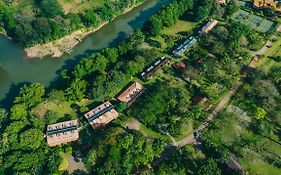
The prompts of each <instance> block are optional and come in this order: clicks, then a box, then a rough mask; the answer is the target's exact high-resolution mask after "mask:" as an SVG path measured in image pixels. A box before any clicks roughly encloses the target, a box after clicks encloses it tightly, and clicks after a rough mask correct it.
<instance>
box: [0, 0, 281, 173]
mask: <svg viewBox="0 0 281 175" xmlns="http://www.w3.org/2000/svg"><path fill="white" fill-rule="evenodd" d="M138 2H140V1H126V0H124V1H114V2H113V3H109V5H106V6H104V8H101V7H100V8H95V9H88V10H87V11H85V13H83V14H79V13H78V14H71V13H68V14H65V13H63V12H62V8H61V7H60V4H59V3H58V1H55V0H48V1H47V0H42V1H36V4H35V5H36V7H37V9H38V10H37V11H36V12H37V13H36V15H35V16H33V15H34V14H33V13H34V12H32V15H31V16H32V18H29V19H32V21H30V22H31V23H30V22H29V23H28V22H25V23H21V24H20V23H18V22H19V21H21V20H19V21H17V20H16V19H19V18H20V17H24V16H25V15H27V14H25V15H19V17H18V18H12V17H15V15H9V13H13V14H16V13H17V12H16V9H13V10H15V11H13V10H12V11H11V8H9V7H10V6H9V3H10V2H6V1H5V3H4V2H1V8H3V9H6V10H4V11H0V12H1V16H0V18H1V19H4V21H6V22H4V23H2V25H3V27H4V28H5V29H6V30H7V29H8V28H9V26H10V27H11V28H10V29H9V30H7V31H8V33H9V32H12V33H11V34H12V35H15V34H16V33H18V31H16V30H22V29H23V28H22V27H23V25H27V26H25V27H27V28H25V29H24V30H28V29H31V31H32V33H33V32H35V33H36V34H37V32H40V30H38V31H37V29H36V26H37V25H34V24H36V22H35V21H36V20H38V19H41V18H42V19H44V20H45V21H47V23H46V24H48V25H49V24H52V23H53V24H55V23H57V22H58V21H61V22H63V21H64V22H65V20H67V19H71V20H74V21H76V22H77V23H75V22H74V23H72V22H68V25H67V27H70V26H69V25H73V26H72V27H73V28H72V27H71V28H72V29H73V30H75V29H77V28H79V27H81V25H83V26H87V27H93V26H96V25H98V24H99V23H100V22H101V21H103V20H110V19H112V18H113V16H115V15H116V14H117V12H118V13H119V12H121V11H122V9H123V8H125V7H126V6H129V4H134V3H138ZM44 3H47V4H48V3H54V4H56V5H54V4H53V5H51V6H48V5H47V6H46V5H43V6H44V8H47V7H49V8H50V9H47V10H46V9H45V11H44V8H42V7H43V6H41V5H42V4H44ZM40 6H41V7H40ZM115 8H117V9H119V11H115V10H112V9H115ZM110 9H111V10H110ZM237 10H238V6H237V5H236V3H235V2H232V1H231V2H230V3H228V4H227V5H219V4H217V3H216V1H212V0H203V1H202V0H200V1H199V0H175V1H173V2H171V3H170V4H168V5H167V6H165V7H163V8H162V9H161V10H160V11H159V12H158V13H156V14H155V15H153V16H152V17H151V18H150V19H149V20H148V21H147V22H146V23H145V25H144V27H143V29H137V30H136V31H135V32H134V33H133V35H132V36H131V37H129V38H128V39H127V40H126V41H124V42H121V43H119V44H118V46H116V47H114V48H104V49H102V50H101V51H98V52H95V53H93V54H90V55H87V56H85V57H84V58H81V60H80V61H79V62H78V63H77V64H76V65H75V66H74V67H73V68H71V69H63V70H61V72H60V76H59V77H58V80H57V81H58V82H59V83H57V84H54V85H52V86H51V87H50V88H45V87H44V86H43V85H41V84H39V83H33V84H26V85H24V86H22V87H21V88H20V91H19V92H18V94H17V96H16V98H15V99H14V101H13V104H11V107H10V108H9V109H1V110H0V135H1V137H0V165H1V166H0V174H17V175H26V174H28V175H29V174H53V175H67V174H76V173H77V172H68V171H67V169H66V168H65V167H64V166H63V165H64V164H65V161H66V160H65V157H64V156H63V155H70V156H72V155H73V156H74V157H75V155H77V154H79V155H80V156H79V157H80V158H81V161H82V162H83V163H84V165H85V170H84V172H79V173H84V174H86V173H88V174H100V175H102V174H120V175H121V174H140V175H147V174H156V175H166V174H167V175H168V174H179V175H184V174H194V175H202V174H204V175H220V174H242V173H243V172H237V171H236V170H234V169H232V168H229V166H228V162H229V160H230V159H231V156H232V155H236V156H237V157H238V160H239V162H240V163H241V164H242V165H243V166H244V168H245V172H244V173H247V172H251V173H253V174H254V173H256V171H255V170H253V169H255V168H256V167H258V166H259V165H260V164H257V166H255V167H254V166H252V165H251V163H248V162H247V161H253V160H254V159H258V160H260V161H263V163H264V164H261V165H265V164H266V165H267V164H270V168H272V169H273V170H272V172H277V171H278V170H280V156H278V153H279V152H280V137H279V136H280V101H281V99H280V98H281V97H280V93H281V89H280V82H281V81H280V77H281V76H280V72H281V66H273V67H271V68H268V69H267V72H263V71H260V70H259V68H257V69H256V70H252V69H251V73H250V74H249V76H248V77H246V78H245V82H244V84H243V85H242V86H241V88H240V89H239V91H238V92H237V94H236V95H235V96H234V98H232V99H231V101H230V105H229V106H228V107H227V108H226V109H225V110H224V111H223V112H222V113H220V114H219V115H218V118H216V119H215V120H214V122H212V123H210V126H209V128H208V129H206V130H204V131H203V132H202V134H201V136H198V140H197V141H198V143H197V142H196V145H186V146H183V147H181V148H180V147H174V146H171V145H172V144H173V143H175V142H176V141H179V140H181V139H182V138H185V137H186V136H188V135H190V134H192V133H193V131H194V130H195V129H196V128H197V127H198V126H199V125H200V124H201V123H202V122H205V120H206V118H207V116H208V114H209V113H211V112H212V110H213V108H214V107H215V106H216V104H218V102H219V101H220V99H221V98H222V97H223V96H224V95H225V94H226V93H227V92H228V91H230V90H231V89H232V87H233V85H235V84H236V83H237V81H238V80H239V78H240V76H241V74H242V73H243V71H244V70H245V69H246V68H247V65H248V64H249V63H250V62H251V60H252V55H251V54H252V53H253V52H255V51H258V50H259V49H260V48H261V47H262V46H263V45H264V44H265V42H266V41H267V40H268V37H269V36H270V35H271V34H272V31H270V32H268V33H260V32H258V31H255V30H251V29H250V27H249V26H247V25H245V24H243V23H239V22H235V21H233V20H231V15H233V14H234V13H235V12H236V11H237ZM4 12H5V13H4ZM91 14H95V15H91ZM8 16H9V18H11V19H6V18H8ZM70 16H72V17H70ZM212 18H216V19H219V20H220V21H219V23H218V25H217V26H216V27H214V29H212V30H211V31H210V32H209V33H206V34H202V35H198V30H199V29H200V28H201V27H202V26H203V24H205V23H206V22H208V20H209V19H212ZM57 20H58V21H57ZM34 22H35V23H34ZM10 23H11V24H10ZM76 24H77V25H76ZM178 24H184V25H187V24H188V25H190V24H195V25H194V27H193V28H188V29H186V28H184V29H183V31H177V30H179V29H176V28H175V26H176V25H178ZM18 25H19V26H18ZM28 25H29V26H28ZM55 25H57V24H55ZM184 25H183V26H184ZM58 26H59V29H58V31H64V30H65V29H66V28H64V27H66V25H60V24H59V25H58ZM61 27H62V28H63V29H62V28H61ZM17 28H21V29H17ZM43 29H46V28H45V27H43ZM50 29H52V27H51V28H48V30H50ZM33 30H34V31H33ZM73 30H70V29H69V32H70V31H73ZM187 30H188V31H187ZM167 31H168V32H167ZM171 31H172V32H171ZM13 32H15V33H13ZM41 32H42V31H41ZM51 33H52V31H51ZM57 34H58V33H57ZM38 35H39V33H38ZM62 35H63V34H62ZM62 35H58V36H57V38H59V37H60V36H62ZM279 35H280V34H279ZM279 35H278V36H276V37H279ZM25 36H26V35H25ZM42 36H50V37H51V38H49V39H47V38H45V37H43V38H44V39H42V38H41V39H40V37H38V36H37V38H36V39H40V41H37V40H36V41H35V40H34V39H32V38H31V39H30V40H29V41H28V42H26V43H25V39H24V40H22V41H21V39H19V38H18V40H20V41H21V42H23V43H24V44H26V45H32V44H35V43H38V42H39V43H40V42H46V41H48V40H52V39H56V37H54V36H55V35H53V34H50V35H45V34H44V35H42ZM190 36H195V37H196V38H197V40H198V43H197V44H196V45H195V46H193V47H192V48H190V50H189V51H188V52H186V53H185V54H184V55H183V56H182V57H174V56H172V55H168V54H170V53H172V50H173V49H174V48H176V46H177V45H179V44H181V43H182V42H183V41H184V40H185V39H186V38H188V37H190ZM14 37H16V36H14ZM29 42H30V43H29ZM272 42H273V43H274V44H275V43H276V41H275V42H274V41H272ZM163 56H165V57H169V58H170V59H171V60H170V63H169V64H168V65H166V66H163V67H162V69H161V70H159V71H158V72H157V73H156V74H155V75H154V76H153V77H152V78H151V79H149V80H146V81H144V80H142V79H141V78H140V73H141V72H142V71H143V70H144V69H145V68H147V67H149V66H150V65H151V64H152V63H154V62H155V61H156V60H158V59H159V58H161V57H163ZM264 57H266V56H264ZM264 57H262V58H264ZM266 58H267V57H266ZM269 59H270V60H271V59H272V60H274V65H278V64H279V63H280V60H279V57H278V56H274V57H272V58H269ZM272 60H271V61H272ZM278 60H279V62H278ZM178 62H181V63H183V64H184V65H185V66H184V68H182V69H180V70H179V69H176V68H175V67H174V66H173V65H174V64H175V63H178ZM133 81H138V82H141V84H142V85H143V86H145V88H146V91H145V93H144V94H143V95H142V96H141V97H140V98H139V99H138V100H137V101H136V102H135V103H134V104H132V105H130V106H129V105H128V104H125V103H122V102H119V101H117V100H116V99H115V97H116V95H117V94H119V93H120V91H122V90H123V89H124V88H125V87H126V86H127V85H128V84H130V83H131V82H133ZM198 96H204V97H205V99H206V101H205V102H204V104H203V103H197V102H196V100H194V99H196V98H197V97H198ZM108 100H109V101H111V102H112V104H113V105H114V106H116V110H117V111H118V112H119V115H120V117H119V118H118V119H116V120H114V121H113V122H111V123H110V124H108V125H107V126H105V127H103V128H101V129H99V130H93V129H92V128H90V127H88V125H87V121H86V119H85V118H84V117H83V114H84V113H85V112H87V111H89V110H90V109H92V108H93V107H95V106H97V105H98V104H101V103H103V102H105V101H108ZM207 103H208V104H209V105H208V106H209V107H206V104H207ZM233 106H234V107H233ZM241 111H242V112H241ZM242 114H243V115H242ZM244 114H245V115H244ZM246 114H247V115H246ZM243 116H245V118H243ZM70 119H79V124H80V126H81V130H80V138H79V140H78V141H76V142H72V143H69V144H65V145H60V146H57V147H55V148H50V147H48V146H47V144H46V141H45V139H44V133H45V131H46V125H48V124H52V123H56V122H61V121H65V120H70ZM132 119H134V120H137V121H138V122H139V128H138V129H130V128H129V127H128V123H130V122H129V121H130V120H132ZM256 145H259V146H258V147H257V146H256ZM267 145H269V146H270V148H272V151H271V150H269V149H267V148H266V146H267ZM249 148H251V150H249ZM254 163H256V162H254ZM254 165H255V164H254ZM253 167H254V168H253ZM268 167H269V166H268ZM269 172H270V171H269ZM256 174H260V173H256Z"/></svg>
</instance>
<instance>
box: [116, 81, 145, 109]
mask: <svg viewBox="0 0 281 175" xmlns="http://www.w3.org/2000/svg"><path fill="white" fill-rule="evenodd" d="M144 91H145V88H144V87H143V86H142V85H141V84H139V83H138V82H134V83H133V84H131V85H130V86H129V87H128V88H127V89H126V90H125V91H123V92H122V93H121V94H120V95H119V96H118V97H117V99H118V100H119V101H121V102H124V103H128V104H132V103H134V102H135V101H136V99H137V98H138V97H139V96H140V95H141V94H142V93H143V92H144Z"/></svg>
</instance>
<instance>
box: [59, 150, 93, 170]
mask: <svg viewBox="0 0 281 175" xmlns="http://www.w3.org/2000/svg"><path fill="white" fill-rule="evenodd" d="M63 158H64V159H65V160H67V162H68V166H67V168H66V170H67V171H68V172H70V173H73V172H79V171H80V172H87V170H86V168H85V165H84V163H83V162H82V160H81V159H80V158H79V159H78V160H79V161H78V162H77V161H75V160H74V157H73V156H72V155H69V154H63Z"/></svg>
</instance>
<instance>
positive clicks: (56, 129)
mask: <svg viewBox="0 0 281 175" xmlns="http://www.w3.org/2000/svg"><path fill="white" fill-rule="evenodd" d="M46 135H47V143H48V145H49V146H56V145H60V144H62V143H68V142H71V141H75V140H78V139H79V132H78V120H70V121H65V122H60V123H55V124H51V125H48V126H47V133H46Z"/></svg>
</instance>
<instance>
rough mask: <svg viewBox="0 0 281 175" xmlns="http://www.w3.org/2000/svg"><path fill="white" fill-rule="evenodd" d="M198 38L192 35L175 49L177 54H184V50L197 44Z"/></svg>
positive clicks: (174, 52)
mask: <svg viewBox="0 0 281 175" xmlns="http://www.w3.org/2000/svg"><path fill="white" fill-rule="evenodd" d="M196 42H197V40H196V39H195V38H194V37H193V36H192V37H189V38H188V39H187V40H185V42H184V43H183V44H181V45H180V46H179V47H178V48H177V49H176V50H174V51H173V54H174V55H175V56H183V54H184V52H185V51H186V50H187V49H189V48H191V47H192V46H193V45H194V44H196Z"/></svg>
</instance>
